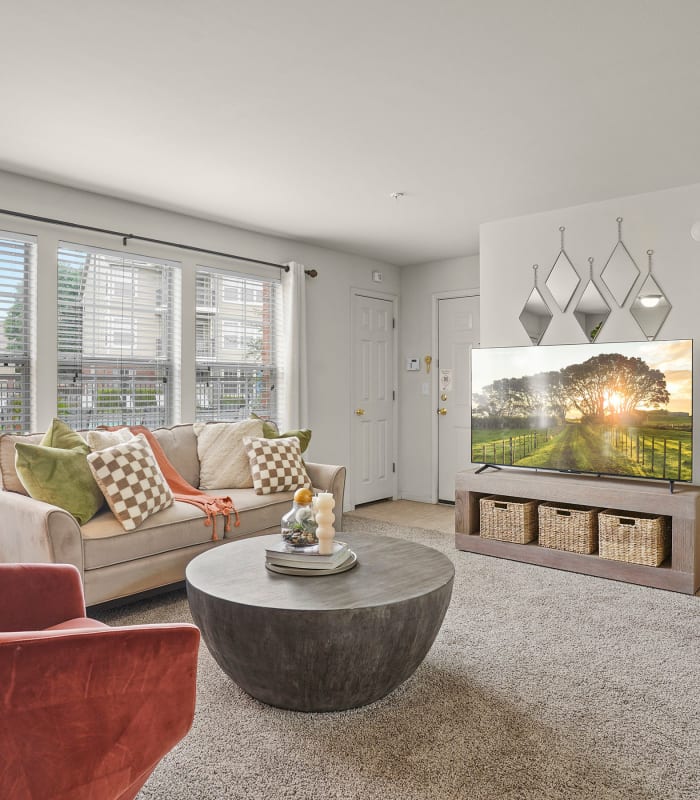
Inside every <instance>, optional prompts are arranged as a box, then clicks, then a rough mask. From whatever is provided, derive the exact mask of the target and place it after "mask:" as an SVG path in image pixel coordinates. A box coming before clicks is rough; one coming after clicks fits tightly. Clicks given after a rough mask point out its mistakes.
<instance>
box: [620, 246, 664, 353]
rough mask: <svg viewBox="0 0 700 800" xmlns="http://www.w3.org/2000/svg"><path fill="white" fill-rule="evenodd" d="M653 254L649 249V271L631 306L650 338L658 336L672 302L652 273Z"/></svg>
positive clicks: (640, 325) (634, 315) (643, 330)
mask: <svg viewBox="0 0 700 800" xmlns="http://www.w3.org/2000/svg"><path fill="white" fill-rule="evenodd" d="M653 254H654V251H653V250H647V255H648V256H649V272H648V273H647V276H646V278H645V279H644V283H643V284H642V286H641V288H640V289H639V292H637V296H636V297H635V298H634V302H633V303H632V306H631V307H630V313H631V314H632V316H633V317H634V318H635V319H636V320H637V324H638V325H639V327H640V328H641V329H642V332H643V333H644V335H645V336H646V337H647V339H649V340H651V339H655V338H656V336H657V334H658V333H659V331H660V330H661V326H662V325H663V324H664V322H665V321H666V317H667V316H668V315H669V313H670V311H671V304H670V303H669V301H668V298H667V297H666V295H665V294H664V292H663V289H662V288H661V287H660V286H659V284H658V283H657V282H656V280H655V279H654V277H653V276H652V274H651V257H652V255H653Z"/></svg>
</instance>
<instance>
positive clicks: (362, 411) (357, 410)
mask: <svg viewBox="0 0 700 800" xmlns="http://www.w3.org/2000/svg"><path fill="white" fill-rule="evenodd" d="M355 413H356V414H357V416H358V417H361V416H362V415H363V414H364V413H365V410H364V408H356V409H355Z"/></svg>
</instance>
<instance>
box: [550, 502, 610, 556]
mask: <svg viewBox="0 0 700 800" xmlns="http://www.w3.org/2000/svg"><path fill="white" fill-rule="evenodd" d="M599 511H600V509H599V508H587V507H585V506H573V505H569V504H568V503H541V504H540V507H539V508H538V513H539V518H540V524H539V540H538V541H539V544H541V545H542V547H551V548H553V549H555V550H569V551H570V552H572V553H595V551H596V550H597V549H598V512H599Z"/></svg>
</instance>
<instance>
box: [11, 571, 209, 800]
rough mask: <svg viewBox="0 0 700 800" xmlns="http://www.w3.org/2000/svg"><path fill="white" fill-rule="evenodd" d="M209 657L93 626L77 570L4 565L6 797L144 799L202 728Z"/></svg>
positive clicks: (172, 638) (139, 633) (179, 639)
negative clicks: (197, 725) (196, 721)
mask: <svg viewBox="0 0 700 800" xmlns="http://www.w3.org/2000/svg"><path fill="white" fill-rule="evenodd" d="M198 649H199V631H198V630H197V628H196V627H195V626H194V625H187V624H181V625H180V624H178V625H135V626H130V627H121V628H110V627H108V626H107V625H103V624H102V623H101V622H97V621H96V620H92V619H89V618H87V617H86V616H85V603H84V599H83V587H82V583H81V580H80V574H79V572H78V570H77V569H76V568H75V567H73V566H70V565H65V564H0V798H3V800H132V799H133V798H134V797H135V796H136V795H137V794H138V792H139V790H140V789H141V787H142V786H143V785H144V783H145V782H146V780H147V778H148V776H149V775H150V774H151V772H152V771H153V770H154V769H155V767H156V765H157V764H158V762H159V761H160V759H161V758H162V757H163V756H164V755H165V754H166V753H167V752H168V751H169V750H170V749H171V748H172V747H173V746H174V745H175V744H176V743H177V742H179V741H180V739H182V738H183V737H184V736H185V734H186V733H187V731H188V730H189V728H190V725H191V724H192V718H193V716H194V705H195V684H196V675H197V651H198Z"/></svg>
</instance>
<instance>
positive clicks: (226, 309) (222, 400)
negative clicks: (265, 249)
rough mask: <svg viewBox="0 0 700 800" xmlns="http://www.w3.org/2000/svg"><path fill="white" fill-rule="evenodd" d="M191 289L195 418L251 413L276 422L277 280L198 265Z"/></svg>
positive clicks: (278, 330)
mask: <svg viewBox="0 0 700 800" xmlns="http://www.w3.org/2000/svg"><path fill="white" fill-rule="evenodd" d="M196 285H197V302H198V306H197V315H196V328H195V335H196V345H195V347H196V354H197V383H196V402H197V409H196V415H195V416H196V419H197V420H202V421H205V420H235V419H244V418H246V417H248V416H249V415H250V414H251V413H255V414H258V415H259V416H262V417H266V418H272V419H276V418H277V416H278V407H277V397H278V395H279V383H278V380H279V376H280V368H279V359H280V348H279V341H278V340H279V336H280V331H281V290H280V282H279V279H278V278H275V279H265V278H258V277H255V276H238V275H236V276H232V275H231V274H230V273H226V272H224V271H217V270H213V269H209V268H207V267H198V268H197V279H196ZM200 300H202V301H204V302H209V301H210V300H212V301H213V305H211V306H207V305H204V304H202V305H200V304H199V303H200Z"/></svg>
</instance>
